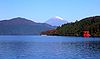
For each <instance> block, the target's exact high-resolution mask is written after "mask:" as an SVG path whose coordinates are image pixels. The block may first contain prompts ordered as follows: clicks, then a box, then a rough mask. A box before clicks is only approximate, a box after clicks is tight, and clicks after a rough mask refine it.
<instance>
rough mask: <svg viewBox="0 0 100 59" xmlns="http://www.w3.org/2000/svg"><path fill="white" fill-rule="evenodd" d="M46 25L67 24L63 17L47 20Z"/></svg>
mask: <svg viewBox="0 0 100 59" xmlns="http://www.w3.org/2000/svg"><path fill="white" fill-rule="evenodd" d="M45 23H47V24H50V25H52V26H60V25H62V24H65V23H67V21H65V20H64V19H63V18H62V17H59V16H55V17H52V18H50V19H49V20H47V21H46V22H45Z"/></svg>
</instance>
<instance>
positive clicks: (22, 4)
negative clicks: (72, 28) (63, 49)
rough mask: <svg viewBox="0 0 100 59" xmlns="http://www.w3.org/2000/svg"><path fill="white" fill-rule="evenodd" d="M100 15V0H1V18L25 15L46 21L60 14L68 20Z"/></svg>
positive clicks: (25, 16)
mask: <svg viewBox="0 0 100 59" xmlns="http://www.w3.org/2000/svg"><path fill="white" fill-rule="evenodd" d="M96 15H100V0H0V20H2V19H10V18H14V17H24V18H27V19H32V20H33V21H36V22H44V21H46V20H48V19H49V18H51V17H54V16H60V17H62V18H64V19H65V20H67V21H68V22H71V21H75V20H80V19H82V18H85V17H89V16H96Z"/></svg>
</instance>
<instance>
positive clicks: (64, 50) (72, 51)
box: [0, 36, 100, 59]
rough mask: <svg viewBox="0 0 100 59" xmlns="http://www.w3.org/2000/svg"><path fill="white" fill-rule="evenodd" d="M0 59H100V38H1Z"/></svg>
mask: <svg viewBox="0 0 100 59" xmlns="http://www.w3.org/2000/svg"><path fill="white" fill-rule="evenodd" d="M0 59H100V38H99V37H90V38H84V37H65V36H0Z"/></svg>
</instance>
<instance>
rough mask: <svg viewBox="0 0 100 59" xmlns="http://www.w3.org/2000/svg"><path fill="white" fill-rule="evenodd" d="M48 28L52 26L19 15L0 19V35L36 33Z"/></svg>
mask: <svg viewBox="0 0 100 59" xmlns="http://www.w3.org/2000/svg"><path fill="white" fill-rule="evenodd" d="M50 29H54V27H53V26H51V25H48V24H46V23H36V22H33V21H31V20H27V19H25V18H21V17H18V18H13V19H10V20H3V21H0V35H38V34H40V33H41V32H43V31H47V30H50Z"/></svg>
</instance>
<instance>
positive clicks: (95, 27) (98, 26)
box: [43, 16, 100, 37]
mask: <svg viewBox="0 0 100 59" xmlns="http://www.w3.org/2000/svg"><path fill="white" fill-rule="evenodd" d="M83 31H89V33H90V35H91V36H98V37H100V16H93V17H87V18H84V19H82V20H80V21H76V22H73V23H67V24H64V25H62V26H60V27H57V29H56V30H51V31H47V32H44V33H43V34H48V35H64V36H83Z"/></svg>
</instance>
